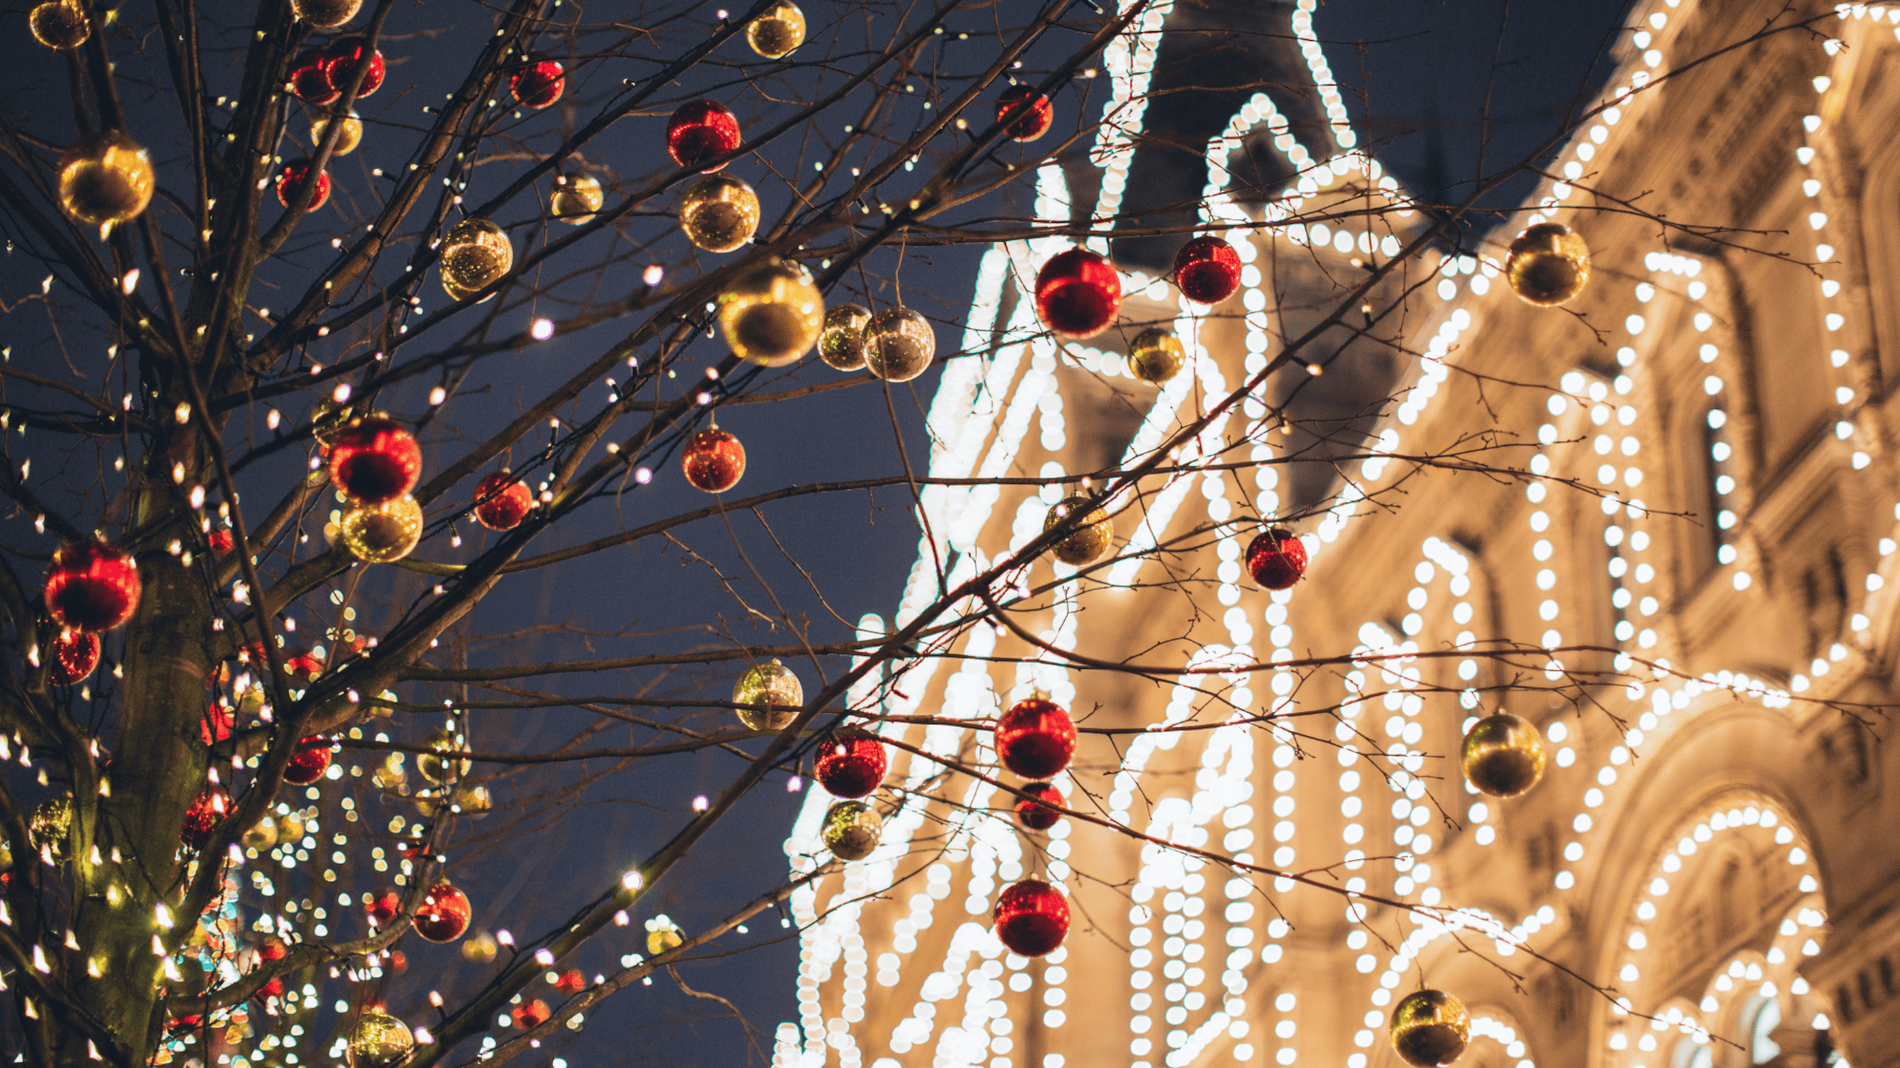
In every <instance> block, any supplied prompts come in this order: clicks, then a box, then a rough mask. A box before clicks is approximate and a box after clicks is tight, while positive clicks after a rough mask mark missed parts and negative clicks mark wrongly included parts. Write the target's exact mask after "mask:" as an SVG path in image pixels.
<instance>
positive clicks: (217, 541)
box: [205, 527, 237, 557]
mask: <svg viewBox="0 0 1900 1068" xmlns="http://www.w3.org/2000/svg"><path fill="white" fill-rule="evenodd" d="M205 541H206V542H207V543H209V544H210V546H211V555H212V556H218V557H222V556H228V555H230V553H231V550H232V549H235V548H237V535H235V534H233V533H231V528H229V527H219V528H218V529H216V530H214V531H212V532H211V533H209V534H207V535H205Z"/></svg>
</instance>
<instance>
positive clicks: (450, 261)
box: [438, 219, 515, 300]
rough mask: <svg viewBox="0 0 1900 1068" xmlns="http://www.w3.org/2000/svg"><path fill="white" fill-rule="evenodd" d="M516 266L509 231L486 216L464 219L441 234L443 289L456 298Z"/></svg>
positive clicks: (480, 286)
mask: <svg viewBox="0 0 1900 1068" xmlns="http://www.w3.org/2000/svg"><path fill="white" fill-rule="evenodd" d="M514 265H515V247H514V246H513V245H511V244H509V243H508V235H507V233H506V232H504V231H503V230H502V228H501V227H499V226H496V225H495V224H494V223H492V222H489V221H488V220H487V219H463V220H462V221H461V222H459V223H456V224H455V225H454V226H453V227H450V228H449V232H448V233H447V234H444V235H443V237H442V262H441V264H440V265H439V267H438V269H439V270H440V271H441V274H442V288H444V289H446V290H448V292H449V296H451V297H454V298H455V299H457V300H461V299H462V298H463V297H466V296H469V295H471V294H473V293H475V292H477V291H479V290H483V289H487V288H488V287H489V286H491V285H493V284H494V283H495V280H496V279H498V278H500V277H501V276H502V275H504V274H507V273H508V271H509V270H510V269H511V268H513V267H514ZM457 290H460V291H461V292H459V293H458V292H457Z"/></svg>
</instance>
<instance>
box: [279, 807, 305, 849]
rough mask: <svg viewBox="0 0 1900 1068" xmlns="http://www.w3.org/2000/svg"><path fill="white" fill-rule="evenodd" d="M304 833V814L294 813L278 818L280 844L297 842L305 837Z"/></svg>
mask: <svg viewBox="0 0 1900 1068" xmlns="http://www.w3.org/2000/svg"><path fill="white" fill-rule="evenodd" d="M303 832H304V823H303V816H302V814H300V813H296V812H292V813H290V814H288V815H284V816H279V817H277V840H278V841H279V842H295V841H297V840H298V839H300V838H302V837H303Z"/></svg>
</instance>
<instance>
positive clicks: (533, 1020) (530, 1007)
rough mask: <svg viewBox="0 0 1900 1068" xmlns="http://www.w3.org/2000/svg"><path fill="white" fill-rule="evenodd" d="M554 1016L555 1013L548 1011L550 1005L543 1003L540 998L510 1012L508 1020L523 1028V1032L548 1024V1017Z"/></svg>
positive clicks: (517, 1006)
mask: <svg viewBox="0 0 1900 1068" xmlns="http://www.w3.org/2000/svg"><path fill="white" fill-rule="evenodd" d="M552 1015H553V1013H551V1012H549V1011H548V1003H547V1002H545V1001H542V1000H541V999H540V998H536V999H534V1000H533V1001H530V1002H528V1003H526V1004H524V1005H516V1006H515V1007H514V1008H512V1009H509V1010H508V1018H509V1019H510V1020H513V1021H514V1022H515V1026H516V1027H519V1028H521V1029H522V1030H523V1031H526V1030H528V1029H529V1028H531V1027H539V1026H541V1025H542V1024H544V1023H547V1022H548V1017H549V1016H552Z"/></svg>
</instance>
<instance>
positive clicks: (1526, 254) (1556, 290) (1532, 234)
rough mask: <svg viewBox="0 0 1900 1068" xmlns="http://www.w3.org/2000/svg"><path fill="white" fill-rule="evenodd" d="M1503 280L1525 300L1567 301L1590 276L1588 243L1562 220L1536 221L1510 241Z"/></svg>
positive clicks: (1542, 302)
mask: <svg viewBox="0 0 1900 1068" xmlns="http://www.w3.org/2000/svg"><path fill="white" fill-rule="evenodd" d="M1504 280H1505V281H1506V282H1508V283H1509V284H1510V286H1511V292H1513V293H1516V294H1517V295H1518V296H1519V297H1520V298H1522V299H1523V301H1524V302H1525V303H1526V304H1535V305H1537V306H1538V307H1540V308H1554V307H1556V306H1557V305H1559V304H1564V303H1567V302H1569V301H1570V300H1572V299H1574V298H1575V297H1576V295H1577V294H1579V293H1581V292H1583V286H1584V283H1586V282H1588V281H1589V280H1590V246H1589V245H1586V244H1584V241H1583V238H1582V237H1580V236H1578V234H1577V233H1576V231H1574V230H1572V229H1570V227H1568V226H1565V225H1563V224H1562V223H1549V222H1547V223H1538V224H1537V225H1536V226H1532V227H1530V228H1529V229H1527V230H1525V231H1524V232H1523V233H1521V234H1519V235H1517V239H1516V240H1515V241H1512V242H1511V251H1510V255H1509V257H1508V258H1506V259H1505V261H1504Z"/></svg>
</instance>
